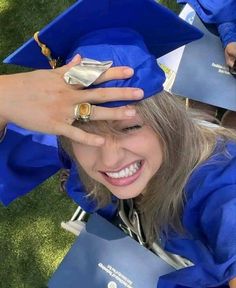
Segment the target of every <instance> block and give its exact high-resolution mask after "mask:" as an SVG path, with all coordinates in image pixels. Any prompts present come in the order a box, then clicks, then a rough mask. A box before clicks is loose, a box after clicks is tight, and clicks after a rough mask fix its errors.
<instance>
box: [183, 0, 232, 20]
mask: <svg viewBox="0 0 236 288" xmlns="http://www.w3.org/2000/svg"><path fill="white" fill-rule="evenodd" d="M177 2H178V3H188V4H189V5H191V6H192V7H193V9H194V10H195V11H196V12H197V14H198V16H199V17H200V18H201V19H202V21H203V22H205V23H215V24H216V23H222V22H231V21H235V20H236V1H235V0H177Z"/></svg>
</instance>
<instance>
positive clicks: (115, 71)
mask: <svg viewBox="0 0 236 288" xmlns="http://www.w3.org/2000/svg"><path fill="white" fill-rule="evenodd" d="M133 74H134V70H133V69H132V68H129V67H126V66H121V67H112V68H110V69H108V70H107V71H106V72H104V73H103V74H102V75H101V76H100V77H99V78H98V79H97V80H96V81H95V82H94V84H100V83H102V82H106V81H110V80H116V79H126V78H129V77H131V76H132V75H133Z"/></svg>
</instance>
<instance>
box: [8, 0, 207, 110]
mask: <svg viewBox="0 0 236 288" xmlns="http://www.w3.org/2000/svg"><path fill="white" fill-rule="evenodd" d="M201 36H202V33H201V32H200V31H199V30H198V29H196V28H194V27H192V26H191V25H189V24H187V23H186V22H184V21H183V20H181V19H180V18H179V17H178V16H177V15H175V14H174V13H173V12H171V11H170V10H169V9H167V8H165V7H164V6H162V5H160V4H158V3H157V2H156V1H155V0H96V1H95V0H80V1H77V2H76V3H75V4H74V5H72V6H71V7H70V8H69V9H67V10H66V11H64V12H63V13H62V14H61V15H59V16H58V17H57V18H56V19H54V20H53V21H52V22H51V23H50V24H49V25H47V26H46V27H45V28H43V29H42V30H41V31H40V33H39V39H40V41H41V42H42V43H44V44H46V45H47V47H48V48H50V50H51V52H52V56H53V58H58V57H60V58H62V59H63V60H64V62H66V61H67V60H68V59H70V58H71V57H72V56H73V55H75V54H76V53H79V54H81V56H82V57H86V58H92V59H95V60H100V61H105V60H112V61H113V66H122V65H125V66H130V67H132V68H134V71H135V73H134V76H133V77H132V78H130V79H128V80H119V81H109V82H107V83H103V84H101V85H99V86H102V87H108V86H122V87H139V88H142V89H143V90H144V95H145V97H149V96H151V95H153V94H155V93H157V92H160V91H161V90H162V89H163V87H162V84H163V82H164V80H165V77H164V74H163V72H162V70H161V69H160V67H159V66H158V65H157V64H156V58H158V57H160V56H162V55H164V54H166V53H168V52H170V51H172V50H174V49H176V48H178V47H180V46H182V45H185V44H187V43H189V42H191V41H193V40H196V39H198V38H200V37H201ZM4 63H12V64H17V65H22V66H27V67H32V68H50V65H49V63H48V60H47V59H46V57H45V56H43V55H42V54H41V49H40V48H39V46H38V44H37V43H36V41H35V40H34V39H33V38H32V39H30V40H29V41H28V42H26V43H25V44H24V45H23V46H21V47H20V48H19V49H17V50H16V51H15V52H14V53H12V54H11V55H10V56H8V57H7V58H6V59H5V60H4ZM126 102H127V101H126ZM126 102H125V103H124V102H116V103H115V102H112V103H113V104H112V106H121V105H124V104H127V103H126ZM108 106H110V105H108Z"/></svg>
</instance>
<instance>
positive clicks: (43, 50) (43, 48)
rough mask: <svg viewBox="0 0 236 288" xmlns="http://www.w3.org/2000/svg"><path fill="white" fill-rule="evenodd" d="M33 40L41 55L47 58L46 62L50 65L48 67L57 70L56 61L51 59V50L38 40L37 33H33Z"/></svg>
mask: <svg viewBox="0 0 236 288" xmlns="http://www.w3.org/2000/svg"><path fill="white" fill-rule="evenodd" d="M34 40H35V41H36V42H37V44H38V45H39V47H40V48H41V53H42V54H43V55H44V56H45V57H47V59H48V62H49V64H50V66H51V67H52V69H55V68H57V67H58V65H57V60H56V59H53V58H52V56H51V50H50V49H49V48H48V47H47V46H46V45H45V44H43V43H42V42H41V41H40V40H39V32H36V33H34Z"/></svg>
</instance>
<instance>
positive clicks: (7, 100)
mask: <svg viewBox="0 0 236 288" xmlns="http://www.w3.org/2000/svg"><path fill="white" fill-rule="evenodd" d="M17 82H19V76H17V74H14V75H0V131H1V130H2V129H3V127H5V126H6V124H7V122H8V121H10V120H11V119H7V116H6V115H7V111H8V110H9V109H10V108H11V106H12V105H14V101H12V96H13V95H14V94H16V91H19V87H18V83H17ZM18 93H19V92H18Z"/></svg>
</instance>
